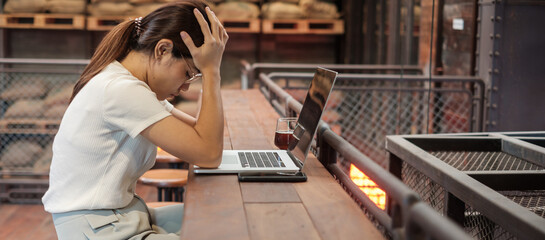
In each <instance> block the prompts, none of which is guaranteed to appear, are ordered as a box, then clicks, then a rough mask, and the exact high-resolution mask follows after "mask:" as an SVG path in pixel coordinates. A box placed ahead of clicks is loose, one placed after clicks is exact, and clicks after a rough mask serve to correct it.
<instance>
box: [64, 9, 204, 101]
mask: <svg viewBox="0 0 545 240" xmlns="http://www.w3.org/2000/svg"><path fill="white" fill-rule="evenodd" d="M206 6H207V5H206V3H205V2H204V1H201V0H184V1H179V2H176V3H172V4H167V5H165V6H162V7H160V8H158V9H157V10H155V11H153V12H151V13H150V14H148V15H147V16H145V17H143V18H142V20H141V23H140V26H141V31H139V33H140V34H139V35H137V27H136V21H135V20H127V21H124V22H122V23H120V24H118V25H117V26H115V27H114V28H113V29H112V30H111V31H110V32H109V33H108V34H106V36H105V37H104V39H102V41H101V42H100V44H99V45H98V48H97V49H96V51H95V53H94V54H93V57H91V62H90V63H89V65H87V67H85V69H84V70H83V73H82V74H81V76H80V78H79V80H78V82H77V83H76V85H75V86H74V91H73V92H72V97H71V98H70V101H72V100H73V99H74V97H75V96H76V95H77V94H78V92H79V91H80V90H81V89H82V88H83V87H84V86H85V84H87V83H88V82H89V81H90V80H91V79H92V78H93V77H94V76H96V75H97V74H98V73H100V71H102V69H104V68H105V67H106V66H108V65H109V64H110V63H112V62H113V61H114V60H117V61H121V60H123V59H124V58H125V57H126V56H127V54H128V53H129V52H130V51H131V50H135V51H141V52H145V53H148V54H150V56H151V54H152V53H153V50H154V48H155V45H156V44H157V42H159V40H161V39H170V40H171V41H172V42H173V44H174V46H173V50H172V54H173V55H174V56H175V57H177V58H181V57H184V58H191V54H190V53H189V49H187V47H186V46H185V44H184V43H183V41H182V39H181V37H180V32H181V31H185V32H187V33H188V34H189V36H191V38H192V39H193V42H194V43H195V46H197V47H199V46H201V45H202V44H203V43H204V36H203V33H202V31H201V28H200V25H199V22H198V21H197V19H196V18H195V14H194V13H193V9H195V8H197V9H198V10H199V11H200V12H201V13H202V15H203V16H204V18H205V19H206V21H207V22H208V25H210V20H208V17H207V15H206V12H205V7H206Z"/></svg>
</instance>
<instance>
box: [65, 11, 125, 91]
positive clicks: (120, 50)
mask: <svg viewBox="0 0 545 240" xmlns="http://www.w3.org/2000/svg"><path fill="white" fill-rule="evenodd" d="M134 25H135V24H134V21H133V20H127V21H124V22H122V23H120V24H118V25H117V26H115V27H114V28H113V29H112V30H111V31H110V32H108V34H106V36H105V37H104V39H102V41H101V42H100V44H99V45H98V48H97V50H96V51H95V53H94V54H93V57H91V62H90V63H89V65H87V67H85V69H84V70H83V73H82V74H81V76H80V78H79V80H78V82H77V83H76V85H75V86H74V91H73V92H72V97H71V98H70V102H72V100H74V97H75V96H76V95H77V94H78V92H79V91H80V90H81V89H82V88H83V87H84V86H85V84H87V83H88V82H89V80H91V78H93V77H94V76H95V75H97V74H98V73H99V72H100V71H102V69H104V68H105V67H106V66H108V65H109V64H110V63H112V62H113V61H114V60H122V59H123V58H125V57H126V56H127V54H128V53H129V51H130V47H129V45H130V41H131V39H133V38H132V36H131V35H132V33H133V31H134V29H135V26H134Z"/></svg>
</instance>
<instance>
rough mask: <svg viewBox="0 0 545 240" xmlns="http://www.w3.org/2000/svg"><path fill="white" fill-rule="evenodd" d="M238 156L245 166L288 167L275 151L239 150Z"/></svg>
mask: <svg viewBox="0 0 545 240" xmlns="http://www.w3.org/2000/svg"><path fill="white" fill-rule="evenodd" d="M238 157H239V158H240V164H241V165H242V167H243V168H256V167H265V168H268V167H286V165H284V162H282V159H280V156H279V155H278V153H275V152H239V153H238Z"/></svg>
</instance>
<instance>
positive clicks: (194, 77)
mask: <svg viewBox="0 0 545 240" xmlns="http://www.w3.org/2000/svg"><path fill="white" fill-rule="evenodd" d="M182 59H183V60H184V62H185V64H186V65H187V69H189V71H190V72H191V77H190V78H189V79H187V80H186V81H185V83H186V84H187V83H192V82H195V81H197V80H200V79H202V73H195V72H194V71H193V70H192V69H191V66H189V63H187V61H186V60H185V58H182Z"/></svg>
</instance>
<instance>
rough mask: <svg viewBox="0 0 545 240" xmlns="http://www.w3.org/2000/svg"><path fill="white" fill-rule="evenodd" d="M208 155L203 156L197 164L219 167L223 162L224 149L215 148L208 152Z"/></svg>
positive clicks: (204, 166) (206, 166)
mask: <svg viewBox="0 0 545 240" xmlns="http://www.w3.org/2000/svg"><path fill="white" fill-rule="evenodd" d="M204 155H206V157H203V159H202V160H203V161H202V162H201V163H200V164H197V165H198V166H199V167H202V168H218V167H219V166H220V164H221V157H222V156H223V149H214V150H210V151H208V152H207V154H204Z"/></svg>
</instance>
